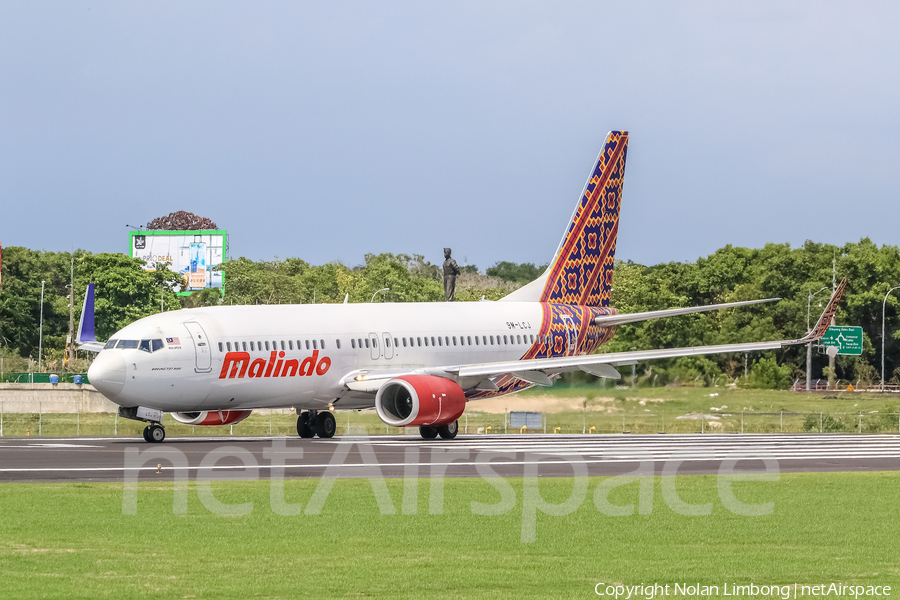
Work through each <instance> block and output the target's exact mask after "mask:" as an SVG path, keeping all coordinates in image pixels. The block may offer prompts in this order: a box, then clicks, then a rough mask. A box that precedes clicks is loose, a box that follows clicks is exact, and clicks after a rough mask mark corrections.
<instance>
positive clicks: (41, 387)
mask: <svg viewBox="0 0 900 600" xmlns="http://www.w3.org/2000/svg"><path fill="white" fill-rule="evenodd" d="M0 404H2V406H3V412H7V413H36V412H45V413H76V412H81V413H97V412H110V413H111V412H116V411H117V410H118V408H119V407H118V406H117V405H115V404H113V403H112V402H110V401H109V400H107V399H106V398H105V397H104V396H103V395H102V394H101V393H100V392H98V391H97V390H95V389H94V387H93V386H91V385H87V384H81V385H79V384H76V383H57V384H53V383H35V384H31V383H0Z"/></svg>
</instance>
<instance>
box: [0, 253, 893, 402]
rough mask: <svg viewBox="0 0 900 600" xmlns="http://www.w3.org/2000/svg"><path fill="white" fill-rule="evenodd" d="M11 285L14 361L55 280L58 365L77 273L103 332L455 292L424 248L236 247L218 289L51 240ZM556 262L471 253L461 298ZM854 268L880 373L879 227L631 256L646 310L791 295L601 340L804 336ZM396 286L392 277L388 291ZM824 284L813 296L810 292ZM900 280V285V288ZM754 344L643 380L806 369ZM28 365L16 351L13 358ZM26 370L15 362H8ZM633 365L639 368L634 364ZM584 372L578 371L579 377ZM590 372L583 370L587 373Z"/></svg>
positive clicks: (631, 308)
mask: <svg viewBox="0 0 900 600" xmlns="http://www.w3.org/2000/svg"><path fill="white" fill-rule="evenodd" d="M3 250H4V252H3V263H2V284H0V356H3V357H5V358H6V359H7V360H8V361H15V360H16V359H25V360H27V357H29V356H30V357H33V358H34V359H36V358H37V349H38V329H39V321H40V309H41V304H40V292H41V282H42V281H44V282H45V284H44V285H45V289H44V304H43V311H44V317H43V324H44V326H43V351H44V361H46V362H47V363H48V366H50V367H51V368H52V367H53V366H54V365H55V364H57V363H58V362H59V360H60V359H61V358H62V355H63V352H64V349H65V345H66V336H67V334H68V327H69V288H68V287H67V286H69V285H71V283H72V274H73V273H74V286H75V304H74V313H75V322H76V327H77V322H78V319H79V318H80V312H81V306H82V301H83V295H84V290H85V288H86V285H87V283H88V282H95V283H96V284H97V287H96V298H97V299H96V316H97V319H96V323H97V337H98V339H106V338H108V337H109V335H111V334H112V333H114V332H115V331H116V330H118V329H121V328H122V327H124V326H125V325H127V324H128V323H131V322H132V321H135V320H137V319H139V318H141V317H145V316H148V315H151V314H155V313H157V312H160V310H161V307H162V308H163V309H164V310H175V309H179V308H191V307H197V306H211V305H217V304H242V305H252V304H308V303H313V302H316V303H322V302H328V303H338V302H343V301H344V299H345V297H346V298H347V299H348V301H349V302H370V301H373V300H372V298H373V295H374V297H375V298H374V301H375V302H438V301H441V300H442V299H443V286H442V274H441V269H440V266H439V265H436V264H432V263H430V262H428V261H427V260H425V258H424V257H422V256H419V255H405V254H396V255H395V254H368V255H366V256H365V262H364V264H361V265H357V266H353V267H350V266H347V265H344V264H342V263H339V262H333V263H327V264H324V265H311V264H309V263H308V262H306V261H304V260H302V259H300V258H287V259H279V258H277V257H276V258H275V259H274V260H270V261H265V260H261V261H252V260H249V259H247V258H243V257H241V258H237V259H232V260H229V261H227V262H226V263H224V264H223V265H222V266H221V267H220V268H221V269H222V270H223V271H224V274H225V277H224V280H225V284H224V293H222V291H220V290H218V289H208V290H203V291H202V292H195V293H194V294H192V295H191V296H178V295H176V292H177V291H180V290H181V287H180V286H181V285H182V279H181V276H180V275H178V274H177V273H173V272H171V271H169V270H167V269H165V268H164V267H165V265H156V266H157V267H158V268H157V270H155V271H147V270H144V265H143V263H142V261H140V260H139V259H135V258H130V257H128V256H126V255H124V254H111V253H102V254H93V253H90V252H86V251H81V250H79V251H76V252H74V253H68V252H44V251H37V250H30V249H27V248H22V247H6V248H4V249H3ZM545 268H546V265H534V264H531V263H514V262H498V263H496V264H495V265H493V266H492V267H489V268H487V269H485V270H484V272H483V273H482V272H481V271H479V269H478V268H477V267H476V266H474V265H469V266H463V267H462V274H461V275H460V276H459V278H458V280H457V293H456V297H457V300H458V301H462V302H471V301H477V300H481V299H485V300H498V299H499V298H502V297H503V296H505V295H506V294H508V293H510V292H512V291H513V290H515V289H517V288H518V287H520V286H521V285H523V284H525V283H527V282H529V281H531V280H533V279H535V278H537V277H538V276H539V275H540V274H541V273H542V272H543V270H544V269H545ZM845 276H846V277H847V278H848V287H847V292H846V294H845V297H844V300H843V302H842V303H841V307H840V310H839V311H838V315H837V323H838V324H840V325H858V326H861V327H862V328H863V334H864V347H863V355H862V356H861V357H859V358H855V357H844V356H840V357H838V358H837V361H836V364H835V373H833V374H832V375H833V376H835V377H838V378H841V379H845V380H851V381H856V380H862V381H864V382H875V381H877V380H878V379H879V378H880V366H881V342H882V339H881V326H882V320H881V309H882V301H883V299H884V295H885V293H886V292H887V291H888V289H890V288H891V287H894V286H896V285H900V250H898V247H897V246H890V245H883V246H880V247H879V246H877V245H876V244H874V243H872V242H871V240H869V239H868V238H863V239H862V240H860V241H859V242H855V243H848V244H845V245H843V246H834V245H829V244H817V243H814V242H811V241H808V242H806V243H805V244H803V246H801V247H798V248H791V247H790V245H788V244H766V245H765V246H764V247H763V248H757V249H751V248H740V247H733V246H730V245H729V246H725V247H724V248H721V249H719V250H717V251H716V252H715V253H713V254H711V255H709V256H706V257H702V258H699V259H698V260H697V261H695V262H690V263H688V262H670V263H661V264H657V265H652V266H645V265H641V264H637V263H634V262H630V261H628V262H622V261H618V262H617V263H616V267H615V270H614V277H613V293H612V306H613V307H615V308H616V309H617V310H618V311H619V312H622V313H630V312H641V311H649V310H661V309H664V308H674V307H683V306H696V305H703V304H716V303H722V302H734V301H739V300H752V299H757V298H770V297H780V298H782V300H781V301H780V302H777V303H772V304H762V305H757V306H750V307H746V308H741V309H732V310H725V311H716V312H712V313H705V314H696V315H685V316H681V317H675V318H670V319H660V320H654V321H646V322H643V323H634V324H628V325H623V326H621V327H619V328H618V330H617V332H616V335H615V337H614V338H613V340H612V341H611V342H610V343H609V344H608V345H607V346H605V347H604V348H602V349H601V351H606V352H619V351H627V350H630V349H632V348H636V349H650V348H664V347H676V346H695V345H710V344H727V343H739V342H746V341H765V340H778V339H794V338H799V337H802V336H803V335H804V334H805V333H806V331H807V308H808V309H809V320H810V322H811V323H815V321H816V319H817V318H818V316H819V314H820V313H821V311H822V308H821V307H822V306H824V304H825V303H826V302H827V300H828V297H829V295H830V289H831V286H832V280H833V278H836V279H837V280H840V279H841V278H842V277H845ZM385 288H387V290H385ZM822 288H826V289H824V290H823V291H820V292H819V294H818V295H817V296H815V298H814V299H813V300H812V301H809V295H810V294H811V293H815V292H817V291H819V290H821V289H822ZM898 292H900V290H898ZM897 306H898V300H897V298H896V296H893V295H892V296H891V297H889V298H888V302H887V332H888V333H887V339H886V340H885V363H886V375H887V377H886V378H887V379H888V380H894V381H898V378H900V347H898V345H897V344H896V342H895V338H894V336H893V335H892V333H891V332H892V331H894V330H895V329H896V327H897V326H898V319H897V310H896V307H897ZM745 358H746V357H745V356H743V355H717V356H706V357H685V358H679V359H672V360H661V361H653V362H650V363H645V364H642V365H640V366H639V368H638V373H637V376H638V379H639V382H640V383H644V384H648V385H663V384H666V383H672V382H675V381H678V382H688V381H692V382H695V383H697V384H700V383H703V384H706V385H711V384H714V383H718V384H721V383H723V382H724V381H725V380H726V379H730V380H732V381H733V380H735V379H739V378H740V379H739V380H740V381H742V382H743V383H746V384H748V385H755V386H758V387H786V386H787V385H789V383H790V382H791V381H793V380H794V379H796V378H799V377H803V376H805V371H806V350H805V347H792V348H788V349H785V350H782V351H779V352H767V353H755V354H754V355H751V356H750V357H749V361H748V362H747V363H746V366H747V368H746V370H745ZM7 364H8V365H12V364H15V363H14V362H9V363H7ZM827 364H828V361H827V357H825V356H824V355H820V354H818V353H817V354H816V355H815V356H814V360H813V376H814V377H820V376H823V372H824V371H827ZM6 370H7V371H8V370H12V369H10V368H7V369H6ZM628 377H629V378H630V372H629V373H628ZM569 378H570V379H571V378H573V376H569ZM575 378H576V379H577V377H575Z"/></svg>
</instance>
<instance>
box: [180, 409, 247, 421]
mask: <svg viewBox="0 0 900 600" xmlns="http://www.w3.org/2000/svg"><path fill="white" fill-rule="evenodd" d="M252 412H253V411H252V410H210V411H202V412H180V413H171V414H172V418H173V419H175V420H176V421H178V422H179V423H184V424H185V425H234V424H235V423H240V422H241V421H243V420H244V419H246V418H247V417H249V416H250V413H252Z"/></svg>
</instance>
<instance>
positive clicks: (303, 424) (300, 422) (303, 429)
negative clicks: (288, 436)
mask: <svg viewBox="0 0 900 600" xmlns="http://www.w3.org/2000/svg"><path fill="white" fill-rule="evenodd" d="M297 435H299V436H300V437H302V438H311V437H314V436H315V435H316V430H315V428H314V427H313V424H312V423H311V422H310V418H309V413H308V412H302V413H300V414H299V415H297Z"/></svg>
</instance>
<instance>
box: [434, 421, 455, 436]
mask: <svg viewBox="0 0 900 600" xmlns="http://www.w3.org/2000/svg"><path fill="white" fill-rule="evenodd" d="M437 430H438V433H439V434H441V437H442V438H444V439H445V440H452V439H453V438H455V437H456V434H457V433H459V421H453V422H452V423H447V424H446V425H441V426H440V427H438V428H437Z"/></svg>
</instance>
